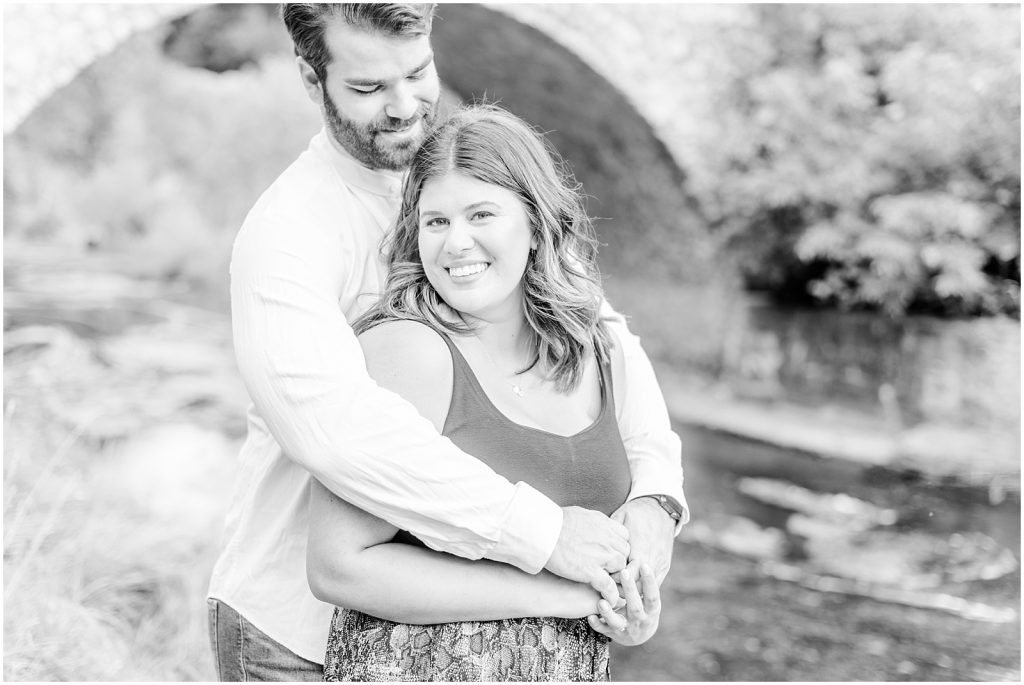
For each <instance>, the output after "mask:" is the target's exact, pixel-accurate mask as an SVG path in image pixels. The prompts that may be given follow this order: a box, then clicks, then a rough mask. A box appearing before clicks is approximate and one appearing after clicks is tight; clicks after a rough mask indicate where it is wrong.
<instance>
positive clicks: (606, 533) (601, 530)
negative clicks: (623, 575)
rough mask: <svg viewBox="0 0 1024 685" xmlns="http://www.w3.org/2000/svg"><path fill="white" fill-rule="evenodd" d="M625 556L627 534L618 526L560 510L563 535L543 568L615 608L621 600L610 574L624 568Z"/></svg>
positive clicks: (591, 514)
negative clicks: (589, 589) (584, 586)
mask: <svg viewBox="0 0 1024 685" xmlns="http://www.w3.org/2000/svg"><path fill="white" fill-rule="evenodd" d="M662 516H664V513H662ZM665 518H668V517H667V516H666V517H665ZM628 554H629V533H628V532H627V530H626V528H625V526H623V525H622V524H621V523H619V522H617V521H613V520H611V519H610V518H608V517H607V516H605V515H604V514H602V513H601V512H599V511H593V510H591V509H583V508H582V507H563V508H562V531H561V532H560V533H559V535H558V542H557V543H555V551H554V552H552V553H551V557H550V558H549V559H548V563H547V564H545V566H544V568H546V569H547V570H548V571H551V572H552V573H554V574H555V575H556V576H562V577H563V578H568V579H569V580H575V581H576V582H579V583H586V584H587V585H589V586H591V587H592V588H594V589H595V590H597V591H598V592H600V593H601V596H602V597H604V598H605V600H607V601H608V603H609V604H611V605H612V606H613V607H614V606H619V603H620V598H619V590H618V587H616V585H615V581H614V580H612V577H611V575H610V574H612V573H615V572H617V571H621V570H622V569H624V568H625V567H626V556H627V555H628Z"/></svg>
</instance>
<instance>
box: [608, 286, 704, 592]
mask: <svg viewBox="0 0 1024 685" xmlns="http://www.w3.org/2000/svg"><path fill="white" fill-rule="evenodd" d="M601 313H602V315H604V316H605V317H607V322H608V327H609V329H610V331H611V333H612V339H613V342H614V345H615V349H613V354H612V375H613V378H614V384H613V385H614V387H615V404H616V409H617V411H618V413H617V418H618V424H619V432H620V433H621V435H622V439H623V443H624V444H625V447H626V456H627V458H628V459H629V468H630V473H631V475H632V481H633V482H632V487H631V489H630V493H629V497H628V499H627V502H626V503H625V504H624V505H623V506H622V507H620V508H619V510H618V511H617V512H616V513H615V514H614V515H613V517H612V518H614V519H616V520H618V521H620V522H622V523H623V524H624V525H625V526H626V528H627V529H628V530H629V540H630V555H629V558H630V560H634V559H636V560H641V561H647V562H648V563H649V564H650V565H651V567H652V569H653V571H654V573H655V576H656V577H657V578H658V581H659V582H660V581H662V580H664V579H665V576H666V575H667V573H668V570H669V566H670V565H671V563H672V549H673V544H672V543H673V541H674V538H675V535H676V534H677V533H678V532H679V530H680V528H681V527H682V524H684V523H686V521H687V520H688V519H689V511H688V509H687V507H686V498H685V496H684V495H683V470H682V465H681V463H680V448H681V444H680V441H679V437H678V436H677V435H676V434H675V433H674V432H673V431H672V425H671V421H670V420H669V414H668V409H667V408H666V406H665V399H664V397H663V396H662V393H661V388H660V387H659V386H658V380H657V378H656V377H655V375H654V369H653V367H652V366H651V362H650V360H649V359H648V358H647V355H646V354H645V353H644V351H643V348H641V346H640V340H639V338H637V336H635V335H633V333H632V332H630V330H629V329H628V328H627V327H626V323H625V320H624V319H623V317H622V316H621V315H619V314H617V313H616V312H615V311H614V310H612V309H611V307H610V306H609V305H608V303H607V301H605V302H604V303H603V307H602V312H601ZM650 495H667V496H669V497H672V498H673V499H675V500H676V501H678V502H679V503H680V504H681V505H682V507H683V511H682V517H681V520H680V521H679V522H676V521H673V519H672V518H670V517H669V515H668V514H667V513H666V512H665V510H664V509H662V508H661V506H660V505H659V504H658V502H657V501H656V500H655V499H654V498H652V497H650Z"/></svg>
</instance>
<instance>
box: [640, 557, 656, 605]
mask: <svg viewBox="0 0 1024 685" xmlns="http://www.w3.org/2000/svg"><path fill="white" fill-rule="evenodd" d="M640 584H641V586H642V587H643V595H644V610H645V611H646V612H647V613H649V614H656V613H659V612H661V589H660V588H659V584H658V578H657V576H655V575H654V571H653V570H651V566H650V564H641V565H640Z"/></svg>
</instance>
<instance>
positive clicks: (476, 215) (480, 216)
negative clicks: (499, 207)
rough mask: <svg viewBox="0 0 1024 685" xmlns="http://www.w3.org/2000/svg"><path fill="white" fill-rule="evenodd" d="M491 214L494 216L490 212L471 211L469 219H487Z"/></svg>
mask: <svg viewBox="0 0 1024 685" xmlns="http://www.w3.org/2000/svg"><path fill="white" fill-rule="evenodd" d="M492 216H494V215H493V214H492V213H490V212H485V211H483V210H480V211H479V212H473V216H471V217H470V219H487V218H489V217H492Z"/></svg>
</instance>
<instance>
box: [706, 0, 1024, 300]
mask: <svg viewBox="0 0 1024 685" xmlns="http://www.w3.org/2000/svg"><path fill="white" fill-rule="evenodd" d="M752 12H753V16H754V17H755V18H756V21H752V22H751V23H749V24H748V25H745V26H736V27H731V29H730V30H728V31H727V32H725V35H724V36H723V41H722V55H723V59H724V60H726V61H727V62H728V64H729V68H728V69H725V70H724V73H725V75H726V77H725V78H724V80H723V82H722V84H721V85H720V86H719V87H718V88H717V90H716V92H717V95H716V97H717V101H716V103H715V107H716V110H717V111H718V113H719V114H720V116H719V117H718V118H717V120H716V121H709V122H708V125H709V127H708V135H707V136H706V142H705V145H704V148H705V149H704V154H705V158H706V159H707V160H708V161H709V163H710V164H712V165H715V166H717V169H716V172H717V178H718V179H720V182H719V183H718V184H717V185H716V186H715V188H714V189H713V190H712V191H710V193H709V194H710V196H709V197H705V198H702V200H703V202H702V204H703V205H704V206H705V207H706V208H708V209H709V210H710V211H711V215H712V219H713V221H714V222H715V224H716V226H717V228H718V229H719V230H720V232H721V234H722V235H723V237H724V239H725V242H726V243H727V244H728V245H731V246H732V247H733V248H734V249H735V251H736V253H737V254H738V256H739V261H740V265H741V269H742V270H743V273H744V275H745V277H746V279H747V282H748V284H749V285H751V286H752V287H755V288H763V289H768V290H772V291H775V292H776V293H778V294H780V295H781V296H783V297H790V298H794V297H795V298H797V299H799V298H813V299H814V300H817V301H819V302H824V303H829V304H833V305H838V306H840V307H843V308H871V309H880V310H883V311H885V312H888V313H890V314H893V315H899V314H902V313H904V312H906V311H908V310H913V311H930V312H938V313H943V314H954V315H958V314H985V313H996V312H1017V311H1019V292H1020V232H1019V226H1020V24H1019V8H1018V7H1016V6H980V5H973V6H963V5H944V6H935V5H912V6H911V5H906V6H868V5H857V6H847V5H759V6H757V7H756V8H754V9H753V10H752Z"/></svg>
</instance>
